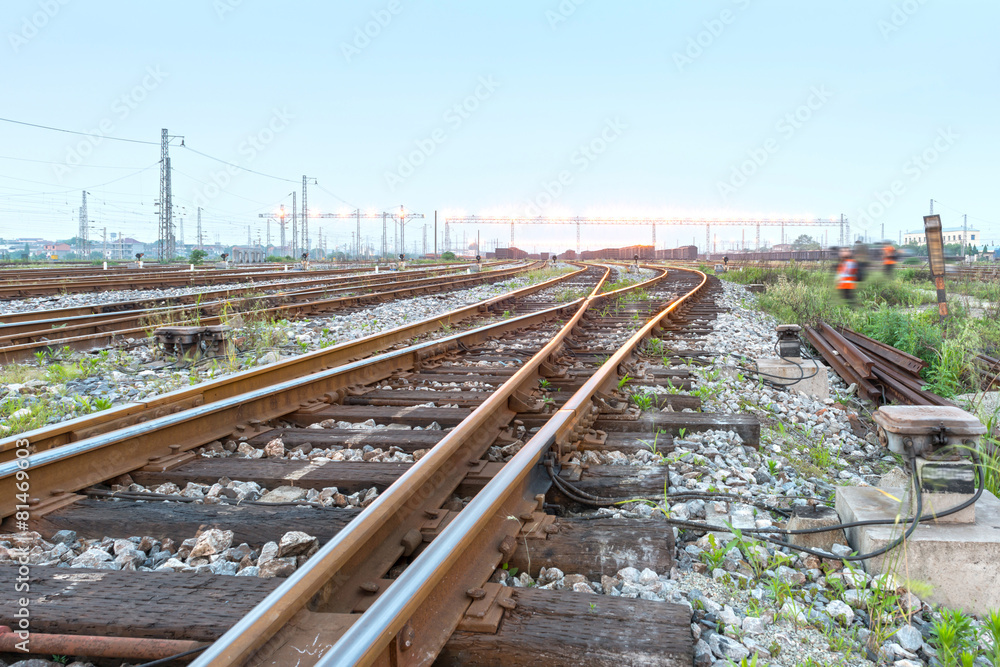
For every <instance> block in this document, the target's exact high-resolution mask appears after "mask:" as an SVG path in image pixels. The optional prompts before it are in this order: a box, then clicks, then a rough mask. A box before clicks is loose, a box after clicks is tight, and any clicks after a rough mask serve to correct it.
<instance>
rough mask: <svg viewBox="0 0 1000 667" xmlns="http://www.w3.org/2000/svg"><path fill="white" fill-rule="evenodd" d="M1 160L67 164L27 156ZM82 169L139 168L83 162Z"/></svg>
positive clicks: (2, 158) (4, 156)
mask: <svg viewBox="0 0 1000 667" xmlns="http://www.w3.org/2000/svg"><path fill="white" fill-rule="evenodd" d="M0 160H17V161H18V162H37V163H38V164H55V165H62V166H65V164H66V163H65V162H52V161H51V160H32V159H29V158H26V157H12V156H9V155H0ZM77 167H78V168H81V169H138V167H116V166H114V165H110V164H81V165H77Z"/></svg>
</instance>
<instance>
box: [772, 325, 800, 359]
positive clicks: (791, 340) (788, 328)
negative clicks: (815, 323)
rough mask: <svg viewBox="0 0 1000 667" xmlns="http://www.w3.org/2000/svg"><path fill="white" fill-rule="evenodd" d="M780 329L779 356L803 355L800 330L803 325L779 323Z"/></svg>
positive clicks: (778, 329) (778, 328)
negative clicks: (800, 349) (800, 348)
mask: <svg viewBox="0 0 1000 667" xmlns="http://www.w3.org/2000/svg"><path fill="white" fill-rule="evenodd" d="M777 331H778V356H779V357H783V358H785V357H801V356H802V355H801V353H800V352H799V347H800V345H801V341H799V332H800V331H802V327H800V326H799V325H798V324H779V325H778V327H777Z"/></svg>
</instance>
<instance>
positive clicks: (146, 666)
mask: <svg viewBox="0 0 1000 667" xmlns="http://www.w3.org/2000/svg"><path fill="white" fill-rule="evenodd" d="M209 646H211V644H205V645H204V646H201V647H199V648H193V649H191V650H190V651H184V652H183V653H177V654H175V655H172V656H170V657H167V658H160V659H159V660H153V661H152V662H144V663H142V664H141V665H136V666H135V667H158V666H159V665H165V664H167V663H169V662H173V661H174V660H180V659H181V658H186V657H188V656H189V655H194V654H195V653H201V652H202V651H204V650H205V649H207V648H208V647H209Z"/></svg>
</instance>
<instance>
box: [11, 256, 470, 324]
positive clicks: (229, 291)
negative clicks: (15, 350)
mask: <svg viewBox="0 0 1000 667" xmlns="http://www.w3.org/2000/svg"><path fill="white" fill-rule="evenodd" d="M486 266H487V265H485V264H484V267H486ZM466 268H467V267H465V266H450V267H448V266H442V267H435V268H421V269H408V270H406V271H403V272H388V273H387V272H385V271H382V272H378V273H375V272H372V271H364V272H358V273H355V274H350V275H336V276H325V277H321V278H314V277H313V276H312V275H311V272H310V273H303V272H297V273H294V274H289V277H286V274H282V275H281V278H282V280H281V281H280V282H263V283H259V284H249V285H245V286H241V287H226V288H222V289H204V290H198V291H197V292H193V293H191V294H172V295H167V296H155V297H151V298H145V299H125V300H121V301H112V302H106V303H95V304H87V305H80V306H70V307H65V308H44V309H41V310H26V311H21V312H8V313H4V314H3V315H0V323H2V324H3V325H13V324H30V323H32V322H42V321H47V320H66V319H69V318H86V317H88V316H92V315H106V314H111V313H122V312H128V311H135V310H151V309H156V308H163V307H166V306H181V305H190V304H199V303H202V302H204V301H211V300H216V299H228V298H235V297H240V296H247V295H255V294H266V293H270V292H283V291H294V290H300V289H302V290H304V289H309V288H321V287H326V286H328V287H331V288H338V287H346V286H351V285H367V284H371V283H378V282H383V281H385V280H387V279H390V280H391V279H393V278H395V279H399V278H400V277H403V278H406V279H410V278H421V277H430V276H434V275H444V274H447V273H453V272H458V271H465V270H466ZM78 321H79V322H85V321H88V320H84V319H81V320H78ZM8 331H13V330H10V329H8Z"/></svg>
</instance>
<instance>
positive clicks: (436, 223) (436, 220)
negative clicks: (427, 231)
mask: <svg viewBox="0 0 1000 667" xmlns="http://www.w3.org/2000/svg"><path fill="white" fill-rule="evenodd" d="M437 256H438V212H437V211H434V259H437Z"/></svg>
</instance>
